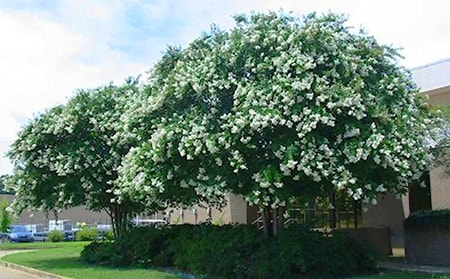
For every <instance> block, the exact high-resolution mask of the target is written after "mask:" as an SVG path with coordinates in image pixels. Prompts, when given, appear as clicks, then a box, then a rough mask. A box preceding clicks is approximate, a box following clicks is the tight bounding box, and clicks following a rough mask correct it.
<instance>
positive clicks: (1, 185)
mask: <svg viewBox="0 0 450 279" xmlns="http://www.w3.org/2000/svg"><path fill="white" fill-rule="evenodd" d="M7 178H8V175H6V174H4V175H0V194H11V192H9V191H7V190H6V189H5V180H6V179H7Z"/></svg>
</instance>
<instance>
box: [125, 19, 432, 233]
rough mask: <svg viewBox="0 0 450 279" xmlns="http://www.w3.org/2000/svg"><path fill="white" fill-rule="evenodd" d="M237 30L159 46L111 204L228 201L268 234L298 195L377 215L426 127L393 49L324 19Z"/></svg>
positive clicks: (131, 118)
mask: <svg viewBox="0 0 450 279" xmlns="http://www.w3.org/2000/svg"><path fill="white" fill-rule="evenodd" d="M235 19H236V23H237V26H236V27H235V28H234V29H232V30H231V31H229V32H225V31H221V30H219V29H218V28H216V27H214V28H213V29H212V30H211V32H210V33H209V34H204V35H203V36H202V37H200V38H198V39H196V40H194V41H193V42H192V43H191V44H190V45H188V46H187V48H186V49H183V50H181V49H170V50H169V51H168V52H167V54H166V55H164V56H163V58H162V59H161V61H160V62H159V63H158V64H157V65H156V66H155V67H154V68H153V70H152V72H151V77H150V79H149V84H148V85H147V88H146V90H145V91H144V92H143V93H144V94H143V95H139V96H138V98H134V99H132V102H133V104H131V105H130V106H129V108H130V110H128V111H127V112H126V113H125V114H124V117H123V120H124V121H125V122H126V125H125V127H126V128H127V130H128V132H129V133H130V134H132V135H134V137H135V138H137V139H139V138H140V139H141V141H140V145H139V146H138V147H136V148H133V149H132V150H131V152H130V153H129V154H128V155H127V156H126V159H125V160H124V162H123V165H122V166H121V170H120V174H121V177H120V181H121V182H122V185H123V187H122V188H120V189H118V190H117V194H118V196H119V199H122V198H124V199H126V198H131V199H134V200H136V201H140V202H141V201H142V202H147V201H152V202H153V201H155V200H159V201H161V202H162V203H164V204H166V205H170V204H177V203H183V204H192V203H198V202H199V201H206V202H209V203H210V204H217V205H220V204H221V202H222V201H223V197H224V195H225V194H226V193H228V192H234V193H237V194H243V195H244V197H245V199H246V200H247V201H248V202H249V203H250V204H252V205H257V206H259V207H260V208H265V211H264V217H265V218H264V220H266V222H265V224H266V225H270V224H273V225H276V224H277V222H274V221H273V220H282V216H283V211H284V208H285V207H288V206H289V205H291V204H292V203H293V202H295V197H299V196H303V197H305V196H306V197H313V198H314V197H316V196H322V197H323V196H329V195H330V194H331V193H333V192H334V191H341V192H344V193H345V194H346V195H348V196H350V197H352V198H353V199H354V200H363V201H364V202H366V203H369V202H371V203H374V204H375V203H376V202H377V200H376V198H377V197H378V195H379V194H383V193H385V192H388V191H389V192H391V193H393V194H395V195H401V194H404V193H405V192H406V191H407V186H408V183H409V182H410V181H411V180H414V179H418V178H419V177H420V175H421V174H422V172H423V171H424V170H427V169H428V167H429V166H430V161H431V159H432V156H431V155H430V152H429V150H427V149H426V148H424V146H425V141H426V139H429V138H432V134H431V127H432V126H433V125H431V124H432V120H431V117H430V115H429V112H428V107H427V106H426V103H425V100H424V98H423V96H421V95H420V94H419V92H418V90H417V88H416V86H415V85H414V84H413V83H412V81H411V79H410V77H409V76H410V75H409V73H408V71H407V70H406V69H404V68H402V67H399V66H398V65H397V64H396V59H397V58H398V54H397V53H396V51H395V50H394V49H392V48H390V47H387V46H384V45H380V44H378V43H377V41H376V40H375V39H374V38H373V37H371V36H368V35H367V34H365V33H363V32H360V33H355V32H352V30H350V29H349V28H347V27H346V25H345V24H346V20H345V19H344V18H343V17H341V16H337V15H334V14H328V15H324V16H316V15H315V14H311V15H308V16H306V17H305V18H303V19H299V18H294V17H291V16H288V15H285V14H276V13H269V14H252V15H251V16H245V15H241V16H237V17H236V18H235ZM270 219H272V221H269V220H270ZM274 229H275V227H274Z"/></svg>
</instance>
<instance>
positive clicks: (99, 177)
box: [8, 79, 142, 235]
mask: <svg viewBox="0 0 450 279" xmlns="http://www.w3.org/2000/svg"><path fill="white" fill-rule="evenodd" d="M138 90H139V89H138V87H137V82H136V81H134V80H131V79H130V80H129V82H128V83H127V84H125V85H123V86H113V85H109V86H105V87H99V88H96V89H93V90H81V91H80V92H78V93H77V94H76V95H75V97H73V98H72V99H71V100H69V102H68V103H67V105H65V106H59V107H55V108H52V109H50V110H49V111H47V112H45V113H43V114H42V115H39V116H38V117H36V118H35V119H34V120H32V121H31V122H30V123H29V124H28V125H27V126H25V127H24V129H23V130H22V131H21V133H20V134H19V138H18V139H17V140H16V141H15V142H14V143H13V145H12V146H11V149H10V151H9V153H8V156H9V157H10V158H11V159H12V160H13V161H14V165H15V170H14V174H13V175H12V176H11V177H10V178H9V179H8V184H9V185H10V186H11V188H13V189H14V191H15V193H16V196H17V199H16V204H15V206H16V208H18V209H19V210H20V211H21V210H23V209H25V208H27V207H31V208H32V209H40V210H44V211H47V212H48V211H51V210H56V211H57V210H59V209H62V208H68V207H72V206H77V205H85V206H86V207H87V208H89V209H92V210H105V211H106V212H107V213H108V214H109V215H110V217H111V220H112V224H113V228H114V233H115V234H116V235H117V234H119V233H120V231H121V228H122V227H123V226H124V225H125V224H126V222H127V220H128V219H129V218H130V217H131V214H133V213H134V212H139V211H142V207H140V206H138V205H137V204H134V203H132V202H129V201H122V203H121V204H118V203H116V202H115V200H114V197H115V195H114V193H113V191H114V188H115V187H117V178H118V174H117V167H118V166H119V165H120V163H121V161H122V157H123V156H124V155H125V154H126V153H127V152H128V150H129V149H130V147H131V144H132V142H131V141H128V140H130V138H118V137H115V135H116V134H117V133H118V131H119V130H121V129H122V126H121V125H120V117H121V114H122V112H123V111H124V110H125V105H126V103H127V102H126V99H127V98H130V96H131V95H133V94H136V93H137V91H138Z"/></svg>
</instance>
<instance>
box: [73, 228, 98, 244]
mask: <svg viewBox="0 0 450 279" xmlns="http://www.w3.org/2000/svg"><path fill="white" fill-rule="evenodd" d="M98 235H99V232H98V229H96V228H90V227H84V228H82V229H81V230H79V231H77V233H76V234H75V238H76V240H78V241H94V240H96V239H97V238H98Z"/></svg>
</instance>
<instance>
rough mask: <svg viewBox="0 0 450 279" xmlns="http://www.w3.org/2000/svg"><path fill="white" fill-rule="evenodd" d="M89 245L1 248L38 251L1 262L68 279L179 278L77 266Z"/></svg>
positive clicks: (14, 255) (0, 246)
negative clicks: (81, 253) (82, 253)
mask: <svg viewBox="0 0 450 279" xmlns="http://www.w3.org/2000/svg"><path fill="white" fill-rule="evenodd" d="M88 243H89V242H61V243H26V244H18V243H14V244H7V245H3V244H2V245H0V249H5V250H10V249H32V248H33V249H39V250H36V251H29V252H24V253H16V254H11V255H6V256H4V257H2V259H1V260H3V261H5V262H11V263H15V264H19V265H24V266H28V267H32V268H35V269H39V270H43V271H47V272H50V273H55V274H58V275H62V276H66V277H70V278H80V279H84V278H105V279H109V278H119V279H120V278H127V279H129V278H138V279H139V278H150V279H151V278H155V279H156V278H161V279H165V278H167V279H173V278H180V277H179V276H177V275H174V274H170V273H165V272H160V271H156V270H151V269H141V268H130V269H127V268H124V269H118V268H108V267H101V266H91V265H86V264H83V263H81V262H79V257H80V252H81V250H82V249H83V247H84V246H85V245H86V244H88Z"/></svg>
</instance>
